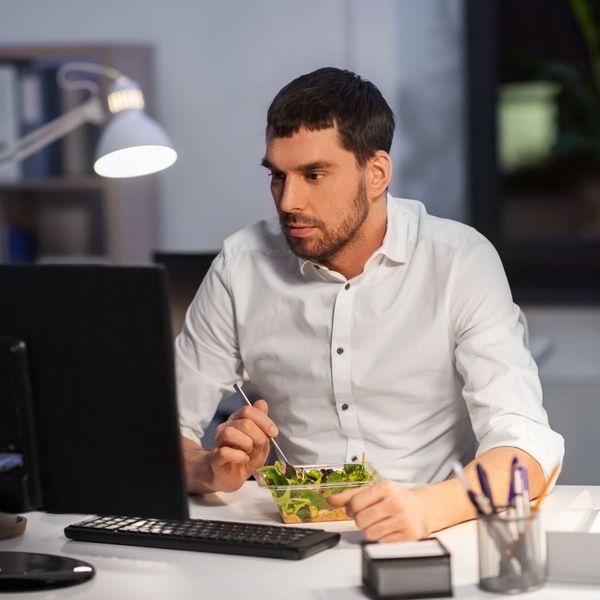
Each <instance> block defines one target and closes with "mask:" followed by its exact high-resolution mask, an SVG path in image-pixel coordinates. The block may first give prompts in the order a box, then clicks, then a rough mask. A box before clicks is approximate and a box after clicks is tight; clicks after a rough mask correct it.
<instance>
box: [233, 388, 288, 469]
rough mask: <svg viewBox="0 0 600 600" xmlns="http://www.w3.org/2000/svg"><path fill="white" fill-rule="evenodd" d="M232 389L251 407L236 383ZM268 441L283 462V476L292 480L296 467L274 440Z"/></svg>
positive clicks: (250, 403)
mask: <svg viewBox="0 0 600 600" xmlns="http://www.w3.org/2000/svg"><path fill="white" fill-rule="evenodd" d="M233 387H234V389H235V391H236V392H237V393H238V394H239V395H240V396H241V397H242V398H243V399H244V401H245V402H246V404H248V406H252V402H250V400H249V399H248V396H246V394H245V393H244V390H243V389H242V388H241V387H240V386H239V385H238V384H237V383H234V384H233ZM269 441H270V442H271V443H272V444H273V447H274V448H275V452H277V454H278V455H279V458H280V459H281V462H283V464H284V465H285V476H286V477H288V478H294V479H295V478H296V477H298V467H295V466H294V465H293V464H292V463H290V461H289V460H288V459H287V457H286V455H285V454H284V452H283V450H282V449H281V447H280V446H279V444H278V443H277V442H276V440H275V438H269Z"/></svg>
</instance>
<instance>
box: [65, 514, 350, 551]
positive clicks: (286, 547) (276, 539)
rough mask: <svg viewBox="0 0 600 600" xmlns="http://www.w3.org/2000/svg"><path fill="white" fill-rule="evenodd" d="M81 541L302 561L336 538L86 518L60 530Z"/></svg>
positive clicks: (225, 524)
mask: <svg viewBox="0 0 600 600" xmlns="http://www.w3.org/2000/svg"><path fill="white" fill-rule="evenodd" d="M65 535H66V536H67V537H68V538H70V539H72V540H76V541H80V542H102V543H106V544H125V545H129V546H149V547H154V548H170V549H173V550H193V551H196V552H220V553H224V554H244V555H247V556H265V557H269V558H287V559H293V560H294V559H295V560H298V559H301V558H306V557H307V556H310V555H311V554H316V553H317V552H321V551H322V550H326V549H327V548H331V547H332V546H335V545H336V544H337V543H338V542H339V540H340V534H339V533H331V532H328V531H324V530H322V529H303V528H300V527H289V526H283V525H259V524H257V523H237V522H232V521H208V520H204V519H187V520H185V521H163V520H159V519H136V518H132V517H91V518H89V519H85V520H84V521H80V522H79V523H74V524H73V525H69V526H68V527H66V528H65Z"/></svg>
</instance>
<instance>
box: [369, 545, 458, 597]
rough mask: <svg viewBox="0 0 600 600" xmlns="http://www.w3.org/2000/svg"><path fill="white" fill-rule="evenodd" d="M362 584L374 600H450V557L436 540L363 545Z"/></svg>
mask: <svg viewBox="0 0 600 600" xmlns="http://www.w3.org/2000/svg"><path fill="white" fill-rule="evenodd" d="M362 581H363V585H364V587H365V590H366V591H367V593H368V594H369V595H370V596H371V597H372V598H374V599H375V600H405V599H408V598H441V597H449V596H452V575H451V570H450V553H449V552H448V550H447V549H446V547H445V546H444V545H443V544H442V543H441V542H440V541H439V540H438V539H437V538H429V539H426V540H421V541H419V542H398V543H393V544H364V545H363V548H362Z"/></svg>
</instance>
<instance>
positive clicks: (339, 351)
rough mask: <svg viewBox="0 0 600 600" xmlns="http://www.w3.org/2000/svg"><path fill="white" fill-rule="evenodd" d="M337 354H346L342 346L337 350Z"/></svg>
mask: <svg viewBox="0 0 600 600" xmlns="http://www.w3.org/2000/svg"><path fill="white" fill-rule="evenodd" d="M336 352H337V353H338V354H344V349H343V348H342V347H341V346H340V347H339V348H338V349H337V350H336Z"/></svg>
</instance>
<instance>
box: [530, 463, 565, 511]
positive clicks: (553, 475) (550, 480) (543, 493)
mask: <svg viewBox="0 0 600 600" xmlns="http://www.w3.org/2000/svg"><path fill="white" fill-rule="evenodd" d="M559 469H560V464H558V465H556V466H555V467H554V469H552V471H550V475H549V476H548V479H547V480H546V485H545V486H544V488H543V489H542V491H541V492H540V495H539V496H538V499H537V500H536V502H535V504H534V505H533V508H532V509H531V510H532V512H537V511H538V510H540V506H541V504H542V502H543V501H544V498H545V497H546V496H547V495H548V492H549V491H550V487H551V486H552V483H553V482H554V479H555V478H556V476H557V475H558V471H559Z"/></svg>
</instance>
